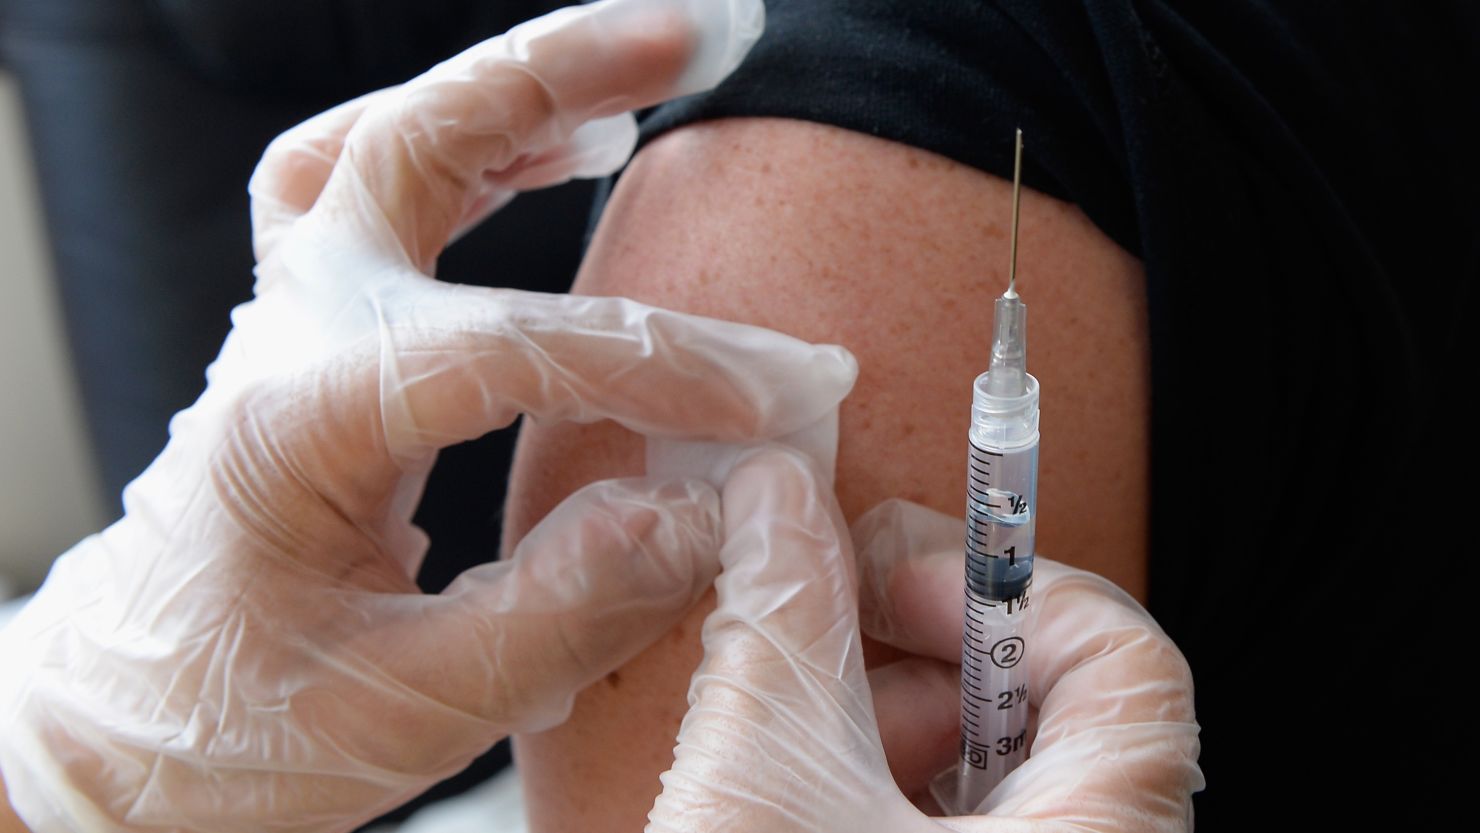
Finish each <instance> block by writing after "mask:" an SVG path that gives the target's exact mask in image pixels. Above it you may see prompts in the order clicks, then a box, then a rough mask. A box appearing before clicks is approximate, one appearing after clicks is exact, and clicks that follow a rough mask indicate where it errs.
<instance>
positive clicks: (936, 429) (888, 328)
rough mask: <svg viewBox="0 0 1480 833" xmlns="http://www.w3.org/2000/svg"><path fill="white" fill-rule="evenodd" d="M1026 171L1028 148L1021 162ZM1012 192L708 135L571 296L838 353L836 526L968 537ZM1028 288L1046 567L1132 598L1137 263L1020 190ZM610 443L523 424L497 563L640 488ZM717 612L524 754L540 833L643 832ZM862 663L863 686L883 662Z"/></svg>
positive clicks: (857, 153) (783, 139) (673, 142)
mask: <svg viewBox="0 0 1480 833" xmlns="http://www.w3.org/2000/svg"><path fill="white" fill-rule="evenodd" d="M1028 152H1029V153H1031V144H1030V145H1029V150H1028ZM1011 191H1012V186H1011V183H1008V182H1004V181H1002V180H1000V179H998V178H996V177H992V176H989V175H986V174H983V173H981V172H980V171H976V170H973V169H970V168H966V167H964V166H961V165H958V164H956V163H954V162H951V161H949V160H946V159H943V158H941V157H938V156H934V155H932V154H929V153H925V152H923V151H919V150H915V149H912V148H908V147H905V146H902V145H898V144H894V143H891V142H886V141H883V140H880V139H875V138H872V137H868V136H863V135H860V134H856V133H850V132H847V131H843V130H840V129H837V128H832V127H827V126H822V125H816V124H810V123H806V122H797V121H787V120H777V119H737V120H727V121H719V122H709V123H703V124H699V125H695V126H692V127H688V128H684V129H682V130H678V131H675V132H673V133H670V134H668V135H666V136H664V137H663V138H661V139H659V140H658V141H656V142H654V143H653V144H652V145H650V146H649V147H648V148H646V149H645V150H644V151H643V152H642V153H641V154H639V155H638V157H637V159H636V160H634V162H633V163H632V165H631V166H630V167H629V169H628V171H627V172H626V173H625V174H624V175H623V177H622V179H621V180H620V181H619V183H618V186H617V188H616V191H615V193H614V194H613V197H612V200H611V202H610V204H609V205H608V206H607V210H606V214H605V216H604V217H603V219H602V222H601V225H600V227H599V229H598V231H597V234H596V237H595V239H594V240H593V241H592V246H591V249H590V251H589V252H588V253H587V257H586V260H585V263H584V264H583V266H582V269H581V272H580V275H579V276H578V278H577V281H576V287H575V291H577V292H580V293H586V294H593V295H624V296H627V297H631V298H635V299H637V300H640V301H645V302H648V303H653V304H657V305H660V306H664V307H669V308H672V309H678V310H683V311H686V312H693V313H697V314H701V315H708V316H713V317H716V318H726V319H731V320H737V321H745V322H750V323H755V324H761V325H764V326H767V327H771V328H774V329H777V330H780V331H782V332H787V333H791V334H793V335H796V336H798V337H800V338H804V339H807V340H810V341H815V342H830V343H837V344H842V345H844V346H846V347H847V348H848V349H850V350H852V351H853V353H854V354H855V355H856V356H857V357H858V359H859V363H860V375H859V379H858V384H857V386H856V387H855V389H854V392H853V394H852V395H851V396H850V398H849V399H848V400H847V401H846V402H845V403H844V404H843V408H842V411H841V414H840V434H841V439H840V444H839V455H838V499H839V501H840V503H841V504H842V507H843V510H844V512H845V514H846V515H847V516H848V518H849V519H850V520H851V519H852V518H854V517H856V516H857V515H858V514H860V513H862V512H863V511H865V510H867V509H868V508H870V507H871V506H873V505H874V504H876V503H878V502H879V501H881V500H884V499H886V498H890V497H903V498H908V499H910V500H913V501H917V502H919V503H923V504H925V505H927V506H931V507H934V508H936V509H940V510H943V511H947V512H951V513H953V514H956V515H958V516H959V515H960V514H961V513H962V511H963V502H964V499H965V498H964V494H965V492H964V488H965V486H964V480H965V469H964V467H965V454H966V451H965V436H966V428H967V423H968V419H969V412H970V404H971V382H972V380H973V379H974V378H975V377H976V375H977V374H978V373H980V372H981V371H983V370H985V369H986V363H987V357H988V353H989V349H990V339H991V303H992V299H994V298H995V297H996V296H998V295H1000V294H1001V293H1002V291H1003V290H1004V289H1005V288H1006V286H1007V275H1006V271H1007V261H1008V233H1009V229H1010V227H1011V226H1010V224H1011ZM1018 269H1019V273H1018V277H1019V281H1020V283H1019V288H1020V289H1021V291H1022V294H1023V298H1024V299H1025V301H1026V302H1027V304H1028V310H1029V318H1030V326H1029V330H1028V333H1029V345H1030V347H1029V355H1028V361H1029V368H1030V370H1031V371H1032V372H1033V373H1034V375H1036V376H1038V378H1039V379H1040V381H1041V382H1042V384H1043V394H1042V430H1043V437H1044V440H1043V445H1042V448H1041V452H1040V453H1041V461H1040V484H1039V503H1040V507H1041V511H1040V515H1039V522H1038V548H1039V551H1040V552H1042V553H1043V554H1045V555H1048V556H1050V557H1053V558H1057V559H1059V560H1062V561H1066V562H1068V563H1070V564H1074V565H1076V566H1080V567H1084V568H1086V569H1090V570H1094V571H1096V572H1099V573H1101V574H1103V575H1106V576H1107V577H1109V578H1111V579H1112V580H1113V581H1115V582H1117V583H1118V584H1120V585H1121V586H1122V587H1124V588H1125V589H1126V590H1128V591H1129V592H1131V593H1132V594H1133V595H1135V596H1136V597H1138V598H1144V593H1145V585H1146V525H1145V518H1144V517H1143V516H1141V515H1139V514H1136V513H1124V512H1122V511H1120V509H1119V508H1120V507H1125V506H1132V507H1136V506H1145V505H1146V501H1145V496H1146V490H1147V454H1148V434H1147V431H1148V429H1147V417H1148V413H1149V387H1148V378H1147V377H1148V346H1147V333H1146V322H1145V299H1144V275H1143V273H1142V269H1141V266H1140V263H1139V262H1138V261H1137V260H1136V259H1135V258H1133V257H1131V256H1130V255H1128V254H1127V253H1125V252H1124V251H1123V250H1121V249H1120V248H1119V247H1118V246H1116V245H1115V244H1114V243H1112V242H1111V241H1110V240H1109V239H1107V238H1106V237H1105V236H1104V235H1103V234H1101V233H1100V232H1099V231H1098V230H1097V229H1096V228H1095V227H1094V226H1093V225H1092V224H1091V223H1089V221H1088V220H1087V219H1086V218H1085V217H1084V216H1083V214H1082V213H1081V212H1079V210H1078V209H1076V208H1075V207H1073V206H1071V205H1067V204H1064V203H1061V202H1058V201H1056V200H1053V199H1050V198H1048V197H1046V196H1044V195H1042V194H1039V193H1037V192H1035V191H1032V190H1030V189H1024V192H1023V202H1022V218H1021V223H1020V238H1019V252H1018ZM642 458H643V449H642V443H641V440H640V439H639V438H637V437H634V436H632V435H630V434H629V433H627V432H626V431H624V430H623V429H620V428H617V427H614V426H612V425H609V424H599V425H591V426H569V425H557V426H535V425H527V426H526V428H525V429H524V433H523V435H522V436H521V438H520V447H519V452H518V456H517V458H516V461H515V466H514V472H513V478H512V481H511V490H510V499H509V504H508V511H507V521H506V525H505V531H506V535H507V536H508V537H507V538H506V539H505V550H506V551H508V550H509V549H510V547H509V544H510V542H512V541H516V540H518V538H519V537H520V536H522V535H523V534H524V533H525V532H526V531H527V530H528V529H529V528H530V527H532V526H533V525H534V524H535V523H536V522H537V521H538V520H539V519H540V518H541V517H543V516H544V515H545V514H546V513H547V512H548V511H549V510H550V509H551V508H553V507H554V506H555V504H556V503H558V502H559V501H560V500H561V499H563V498H564V497H565V496H566V495H568V494H570V493H571V492H573V491H575V490H576V489H577V488H579V487H580V486H582V485H584V484H586V483H588V482H591V481H593V480H598V479H602V478H607V477H617V476H627V475H631V474H637V473H641V471H642V465H643V460H642ZM712 606H713V596H712V594H711V595H710V596H708V597H706V598H705V599H704V600H703V601H701V602H700V604H699V605H698V606H697V607H696V609H695V610H694V612H693V613H691V614H690V616H689V617H688V619H687V620H686V621H685V622H684V623H682V624H681V625H680V626H679V627H678V628H677V629H675V630H674V631H673V632H672V633H671V634H670V635H669V636H668V637H665V638H664V639H663V640H661V641H660V642H659V643H658V644H657V645H654V646H653V647H652V648H650V649H649V650H648V651H646V652H645V653H643V654H642V655H641V656H639V657H638V658H637V659H635V660H633V661H632V662H630V663H629V664H628V665H627V666H625V667H624V668H623V669H622V670H621V671H620V676H619V677H618V678H617V679H619V680H620V682H619V683H614V682H613V681H612V680H608V681H606V682H604V683H601V684H598V685H596V686H593V687H592V688H591V689H590V690H588V691H587V692H585V693H584V694H582V695H581V696H580V697H579V698H578V700H577V703H576V708H575V711H574V713H573V715H572V717H571V720H570V721H568V722H567V723H566V724H565V725H563V726H561V727H559V728H557V729H554V730H552V731H549V732H545V733H543V734H540V735H532V736H523V737H520V738H519V739H518V743H517V747H516V754H517V756H518V760H519V765H520V767H521V770H522V772H523V776H524V781H525V792H526V797H527V800H528V805H529V810H530V822H531V825H532V829H533V830H536V831H544V830H549V831H566V830H585V831H630V830H636V829H640V828H641V827H642V825H643V823H644V820H645V817H646V814H647V810H648V808H649V807H650V806H651V804H652V800H653V798H654V797H655V796H656V795H657V793H658V791H659V787H660V785H659V783H658V775H659V774H660V773H661V772H662V771H663V770H665V769H667V768H668V766H669V765H670V764H671V762H672V749H673V741H674V737H675V735H676V734H677V729H678V724H679V721H680V720H681V719H682V717H683V713H684V710H685V707H686V706H685V693H686V691H687V687H688V679H689V676H690V674H691V673H692V672H693V669H694V668H695V667H696V665H697V664H698V662H699V659H700V658H701V649H700V646H699V641H698V634H699V629H700V626H701V625H702V622H703V617H704V615H705V614H706V613H707V612H708V611H709V610H710V609H712ZM880 648H881V646H876V645H867V646H866V651H865V654H866V656H867V657H868V658H869V660H870V662H871V664H875V663H878V662H881V661H885V660H886V659H887V658H889V657H893V656H897V654H896V653H895V652H892V651H891V650H889V649H884V650H880Z"/></svg>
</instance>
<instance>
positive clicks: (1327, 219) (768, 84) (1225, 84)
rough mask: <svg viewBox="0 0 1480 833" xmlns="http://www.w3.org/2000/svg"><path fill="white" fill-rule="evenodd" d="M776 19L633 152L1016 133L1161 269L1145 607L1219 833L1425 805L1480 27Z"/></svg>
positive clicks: (1448, 558) (1318, 19)
mask: <svg viewBox="0 0 1480 833" xmlns="http://www.w3.org/2000/svg"><path fill="white" fill-rule="evenodd" d="M767 6H768V21H767V30H766V34H765V36H764V37H763V38H762V39H761V41H760V42H759V43H758V44H757V45H756V47H755V49H754V51H753V52H752V53H751V54H750V56H749V57H748V58H747V60H746V62H745V63H744V65H742V66H741V68H740V69H739V70H738V71H737V72H736V73H735V74H734V75H733V76H732V77H731V78H730V79H728V80H727V81H726V82H725V83H724V84H723V85H721V86H720V87H719V88H718V89H717V90H715V91H713V92H712V93H709V94H705V95H700V96H695V97H691V98H688V99H685V100H682V101H678V102H674V103H671V104H669V105H666V106H664V107H661V108H659V109H658V110H656V111H655V112H654V113H653V114H651V116H650V117H649V118H648V119H647V120H646V122H645V126H644V139H645V140H646V139H651V138H652V137H653V136H655V135H657V134H659V133H661V132H662V131H664V130H667V129H670V128H673V127H675V126H678V125H681V124H685V123H688V122H692V121H695V120H700V119H712V118H721V117H728V116H779V117H790V118H796V119H804V120H809V121H817V122H824V123H828V124H832V125H838V126H841V127H844V128H848V129H851V130H856V131H859V132H862V133H867V134H871V135H875V136H880V137H883V138H887V139H892V140H895V141H899V142H903V143H906V144H909V145H913V146H917V147H920V148H924V149H927V150H930V151H934V152H936V153H939V154H942V155H944V156H947V157H950V158H952V159H955V160H957V161H960V162H962V163H965V164H968V165H971V166H974V167H977V168H980V169H982V170H985V171H989V172H992V173H994V174H997V175H999V176H1003V177H1010V175H1011V164H1012V147H1011V136H1012V133H1013V128H1015V127H1022V128H1023V130H1024V132H1025V134H1026V135H1027V136H1028V137H1030V139H1029V142H1030V144H1029V149H1028V151H1027V154H1026V159H1025V162H1024V181H1025V183H1026V184H1027V185H1029V186H1031V187H1033V188H1036V189H1038V190H1040V191H1043V192H1046V193H1048V194H1050V195H1053V196H1055V197H1059V198H1061V199H1065V200H1068V201H1071V202H1074V203H1076V204H1078V205H1079V206H1080V207H1081V208H1082V209H1083V210H1084V211H1085V213H1086V214H1087V215H1088V216H1089V217H1090V219H1091V220H1093V221H1094V222H1095V223H1096V224H1097V225H1098V226H1099V227H1100V228H1101V229H1102V230H1103V231H1104V232H1105V233H1106V234H1108V235H1109V236H1110V237H1111V238H1113V239H1114V240H1116V241H1117V242H1118V243H1119V244H1120V245H1121V246H1123V247H1124V248H1125V249H1127V250H1128V251H1130V252H1132V253H1133V254H1135V255H1137V256H1138V257H1140V258H1141V259H1142V260H1143V261H1144V263H1145V268H1146V291H1147V296H1148V301H1149V310H1150V327H1151V351H1152V385H1153V387H1152V391H1153V393H1152V398H1153V402H1152V405H1153V417H1152V419H1153V432H1152V437H1153V448H1152V457H1153V459H1152V507H1151V518H1152V544H1151V546H1152V549H1151V554H1150V559H1151V564H1150V580H1151V590H1150V593H1151V597H1150V607H1151V610H1152V612H1153V613H1154V614H1155V615H1156V616H1157V618H1158V620H1159V621H1160V622H1161V623H1162V625H1163V626H1164V627H1165V628H1166V629H1167V631H1168V632H1169V633H1170V634H1171V636H1172V637H1173V638H1174V639H1175V640H1176V641H1177V643H1178V644H1179V645H1180V646H1181V648H1182V649H1183V651H1184V652H1185V653H1186V655H1187V657H1188V660H1189V661H1190V663H1191V664H1192V667H1193V671H1194V677H1195V680H1196V684H1197V690H1198V695H1197V696H1198V717H1199V722H1200V723H1201V724H1202V726H1203V734H1202V740H1203V766H1204V771H1205V774H1206V776H1207V779H1208V788H1207V790H1206V791H1205V792H1204V793H1203V794H1202V795H1201V796H1199V799H1198V823H1199V826H1200V827H1202V828H1203V829H1205V830H1206V829H1210V828H1212V829H1223V828H1224V827H1225V826H1227V827H1232V826H1233V824H1234V823H1248V822H1255V823H1261V822H1262V823H1268V822H1270V821H1272V820H1274V819H1288V820H1294V819H1297V818H1302V817H1307V816H1308V817H1310V818H1311V819H1313V820H1322V821H1335V820H1337V819H1340V818H1345V817H1348V816H1351V817H1353V818H1358V819H1363V820H1368V821H1370V820H1371V819H1373V818H1374V817H1375V816H1377V815H1381V814H1383V813H1384V812H1394V813H1398V814H1401V815H1405V816H1407V815H1408V814H1411V813H1422V812H1424V811H1425V809H1426V808H1428V809H1432V808H1434V807H1435V806H1436V805H1435V804H1434V803H1433V797H1436V796H1440V795H1442V794H1443V792H1444V782H1445V781H1446V780H1448V781H1451V782H1452V781H1454V780H1457V779H1456V775H1455V774H1454V772H1455V768H1452V767H1451V766H1450V765H1449V764H1450V760H1451V759H1448V758H1446V756H1445V750H1446V749H1448V748H1455V747H1457V745H1458V743H1459V742H1460V741H1459V740H1458V739H1457V737H1456V736H1455V734H1453V733H1454V731H1455V729H1456V728H1457V727H1449V726H1446V725H1444V724H1445V723H1447V722H1452V721H1457V720H1460V719H1461V715H1460V713H1459V712H1458V711H1457V709H1456V710H1453V711H1451V708H1453V705H1454V704H1455V703H1456V702H1457V700H1456V699H1455V695H1454V693H1453V692H1452V691H1451V692H1447V693H1446V692H1445V691H1443V690H1441V689H1440V685H1439V684H1436V682H1435V681H1436V680H1440V681H1441V683H1440V684H1442V673H1441V672H1442V670H1443V669H1444V668H1447V667H1450V666H1452V665H1453V664H1454V663H1456V662H1460V661H1463V659H1464V658H1463V657H1461V656H1455V655H1453V654H1451V652H1450V646H1449V645H1448V644H1446V635H1447V634H1454V636H1457V635H1458V633H1457V631H1455V630H1452V629H1451V628H1452V627H1453V625H1452V622H1453V620H1454V619H1455V618H1457V615H1455V614H1446V613H1445V612H1446V611H1451V610H1453V607H1449V606H1447V605H1446V599H1445V598H1444V594H1445V592H1446V590H1445V589H1444V588H1447V592H1449V593H1451V594H1452V600H1453V602H1454V603H1456V604H1457V603H1458V591H1457V589H1456V588H1457V587H1458V586H1459V585H1460V583H1461V582H1460V577H1459V576H1458V575H1457V573H1456V571H1458V570H1461V569H1467V568H1465V567H1464V566H1463V565H1464V562H1466V561H1467V560H1468V559H1467V558H1465V557H1464V556H1463V555H1462V553H1461V552H1460V551H1458V550H1456V549H1455V548H1454V547H1452V546H1450V547H1448V548H1443V547H1444V545H1445V543H1446V540H1447V539H1446V537H1445V536H1446V535H1449V534H1451V533H1454V532H1455V531H1456V528H1457V526H1458V520H1457V519H1458V518H1459V517H1460V516H1459V514H1458V512H1459V506H1458V504H1459V496H1460V495H1461V494H1463V493H1464V492H1465V491H1466V490H1467V489H1468V488H1469V487H1465V486H1464V485H1463V484H1464V483H1466V482H1467V475H1468V474H1469V471H1468V469H1467V468H1465V466H1464V459H1463V458H1462V456H1461V454H1460V448H1459V447H1458V445H1457V444H1458V442H1459V437H1460V436H1461V431H1460V429H1461V427H1462V423H1461V420H1462V419H1464V417H1462V416H1461V414H1462V411H1460V409H1459V406H1458V394H1457V391H1458V390H1460V389H1462V388H1463V387H1465V386H1466V385H1465V383H1466V381H1467V379H1469V378H1472V377H1473V371H1469V370H1468V366H1467V365H1462V364H1461V363H1460V355H1461V352H1462V350H1461V343H1462V342H1461V338H1462V335H1461V331H1460V328H1461V327H1462V326H1464V325H1465V324H1466V323H1468V322H1473V321H1474V320H1475V315H1474V310H1473V294H1472V293H1473V284H1474V279H1475V277H1476V274H1477V271H1480V243H1477V241H1480V208H1477V200H1476V188H1477V187H1480V176H1477V166H1476V161H1475V156H1476V150H1477V146H1480V142H1477V138H1480V136H1477V132H1476V127H1475V125H1476V124H1480V105H1477V101H1480V98H1477V93H1476V90H1475V85H1476V82H1477V81H1480V67H1477V61H1476V57H1475V56H1476V55H1477V53H1480V15H1477V12H1476V11H1474V10H1473V7H1471V6H1467V5H1465V4H1463V3H1458V2H1456V3H1414V4H1399V3H1337V2H1288V3H1265V2H1236V3H1203V4H1193V3H1165V2H1150V1H1147V2H1142V1H1140V0H1137V1H1136V2H1126V1H1124V0H1123V1H1122V2H1095V0H1084V2H1078V3H1070V2H1053V3H1043V2H1031V1H1030V2H1000V3H985V2H968V1H967V0H929V2H922V0H899V2H890V1H889V0H793V1H791V2H788V1H787V0H775V2H769V3H768V4H767ZM1083 279H1084V280H1093V279H1094V276H1093V275H1085V276H1083ZM982 308H983V309H984V310H989V309H990V305H989V304H986V303H983V305H982ZM1465 352H1468V351H1465ZM968 382H969V380H963V382H962V383H963V384H967V383H968ZM1045 383H1046V384H1048V383H1051V380H1045ZM963 419H964V415H963ZM1465 424H1469V423H1468V422H1466V423H1465ZM1052 441H1053V440H1052V438H1051V437H1045V438H1044V442H1045V443H1048V442H1052ZM1448 484H1457V485H1454V486H1450V485H1448ZM1140 510H1141V507H1136V506H1129V507H1127V511H1140ZM1458 540H1460V541H1463V540H1464V539H1463V538H1459V539H1458ZM1472 546H1473V545H1471V547H1472ZM1436 580H1437V581H1436ZM1436 586H1437V588H1439V589H1437V590H1436ZM1449 639H1450V640H1452V639H1453V637H1449ZM1436 724H1437V725H1436ZM1452 760H1456V761H1457V760H1458V756H1457V755H1456V756H1453V758H1452ZM1333 784H1334V785H1336V786H1337V789H1336V790H1335V791H1332V790H1331V789H1330V787H1331V786H1332V785H1333ZM1410 790H1411V792H1410ZM1286 797H1288V798H1289V799H1291V800H1292V803H1291V804H1290V805H1289V806H1285V798H1286Z"/></svg>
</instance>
